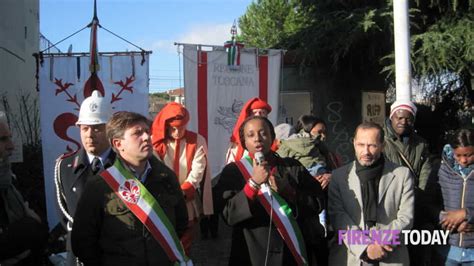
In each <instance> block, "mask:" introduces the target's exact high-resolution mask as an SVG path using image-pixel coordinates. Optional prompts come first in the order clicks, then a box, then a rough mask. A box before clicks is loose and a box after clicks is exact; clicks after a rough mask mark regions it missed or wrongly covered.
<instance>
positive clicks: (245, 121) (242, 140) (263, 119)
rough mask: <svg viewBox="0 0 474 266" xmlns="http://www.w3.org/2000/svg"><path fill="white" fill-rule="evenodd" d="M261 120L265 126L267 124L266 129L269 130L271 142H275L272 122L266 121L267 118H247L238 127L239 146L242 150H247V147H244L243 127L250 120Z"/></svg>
mask: <svg viewBox="0 0 474 266" xmlns="http://www.w3.org/2000/svg"><path fill="white" fill-rule="evenodd" d="M255 119H257V120H262V121H263V122H264V123H265V124H267V126H268V129H270V136H271V138H272V143H273V141H274V140H275V128H273V124H272V122H270V120H268V118H266V117H263V116H251V117H247V118H246V119H245V120H244V122H242V124H241V125H240V128H239V140H240V145H242V147H243V148H244V149H247V147H245V135H244V128H245V125H246V124H247V123H248V122H249V121H251V120H255Z"/></svg>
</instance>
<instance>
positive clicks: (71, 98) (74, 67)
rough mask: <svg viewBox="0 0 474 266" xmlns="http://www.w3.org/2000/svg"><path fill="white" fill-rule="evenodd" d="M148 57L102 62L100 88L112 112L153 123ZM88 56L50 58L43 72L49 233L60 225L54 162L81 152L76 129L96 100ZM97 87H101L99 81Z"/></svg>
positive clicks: (104, 59)
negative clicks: (87, 102) (89, 101)
mask: <svg viewBox="0 0 474 266" xmlns="http://www.w3.org/2000/svg"><path fill="white" fill-rule="evenodd" d="M148 57H149V56H148V54H141V53H135V52H126V53H116V54H102V55H100V56H99V64H100V67H101V68H100V71H98V72H97V76H98V79H99V82H100V84H98V83H95V84H97V85H96V87H98V88H99V91H101V92H103V93H104V97H105V98H106V99H108V100H110V103H111V105H112V109H113V112H117V111H124V110H126V111H134V112H137V113H141V114H143V115H145V116H147V117H148V85H149V84H148V80H149V79H148V76H149V66H148V64H149V60H148ZM89 63H90V57H89V55H88V54H78V55H72V56H68V55H54V56H53V55H48V54H45V55H44V58H43V61H42V63H41V65H40V66H39V89H40V112H41V138H42V146H43V169H44V177H45V178H44V185H45V195H46V207H47V212H48V224H49V226H50V228H51V229H52V227H54V226H55V225H56V224H57V222H58V214H57V213H56V208H55V204H56V203H55V201H56V198H55V197H56V196H55V195H56V193H55V188H54V166H55V160H56V158H58V157H59V156H60V155H61V154H63V153H65V152H73V151H76V150H78V149H80V147H81V139H80V136H79V128H78V127H76V126H75V123H76V121H77V118H78V116H79V108H80V105H81V103H82V101H83V100H84V99H85V98H87V97H88V96H90V95H91V93H92V91H91V86H90V82H91V73H90V72H89ZM94 82H96V81H94Z"/></svg>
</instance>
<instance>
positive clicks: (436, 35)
mask: <svg viewBox="0 0 474 266" xmlns="http://www.w3.org/2000/svg"><path fill="white" fill-rule="evenodd" d="M392 1H394V0H294V1H292V2H291V3H289V2H288V1H277V0H273V1H270V0H267V1H265V0H262V1H258V2H257V3H253V4H252V5H251V6H250V7H249V9H248V10H247V13H246V14H245V15H244V16H243V17H242V19H241V21H242V22H243V21H245V23H244V24H241V25H240V26H241V29H242V38H243V39H244V41H247V40H253V38H255V37H256V36H258V38H259V41H258V42H251V43H252V44H254V45H256V46H257V47H261V48H272V47H279V48H284V49H287V50H293V51H295V52H296V54H297V56H298V57H300V58H302V60H300V62H301V64H303V65H311V66H314V67H316V68H318V69H329V70H330V71H331V72H332V74H333V75H332V76H334V77H338V76H339V75H340V74H344V73H356V74H360V75H361V76H362V75H366V76H367V75H375V76H378V77H380V76H383V77H385V79H386V85H387V86H386V87H390V85H392V87H393V86H394V85H393V84H394V80H395V79H394V68H395V66H394V54H393V53H394V52H393V50H394V47H393V43H394V37H393V6H392ZM276 2H279V3H280V4H281V3H286V5H284V6H285V7H286V9H284V10H285V12H280V13H278V12H274V11H273V9H271V7H270V6H269V5H270V4H271V3H276ZM290 4H291V7H292V8H291V9H288V7H287V6H288V5H290ZM473 7H474V1H472V0H413V1H411V3H410V27H411V28H410V32H411V46H412V48H411V49H412V50H411V51H412V52H411V62H412V70H413V71H412V73H413V77H414V78H415V79H416V80H417V83H418V84H419V85H420V87H421V89H422V90H423V92H424V93H425V96H426V97H427V98H429V99H430V101H431V103H432V104H433V105H436V104H437V103H439V102H440V101H441V100H442V99H443V97H449V96H447V95H452V96H453V97H455V98H453V99H455V102H457V104H458V105H457V107H459V108H463V106H465V105H466V104H465V101H466V98H468V99H470V100H473V98H472V95H471V94H472V93H471V91H472V90H471V78H472V75H473V73H474V65H473V58H474V12H473ZM301 10H304V12H299V11H301ZM296 11H298V12H296ZM292 13H297V14H298V20H297V21H299V22H302V23H300V24H298V23H295V25H296V27H293V30H292V31H288V30H287V28H285V27H279V28H278V34H275V35H271V33H272V32H274V29H272V28H271V27H260V28H259V30H258V31H254V30H253V29H255V28H256V27H258V24H259V21H261V20H262V21H263V20H264V19H266V20H265V23H263V24H265V25H271V23H272V22H271V21H272V20H275V19H279V20H280V21H283V22H285V21H287V18H288V17H289V14H292ZM277 15H278V16H277ZM262 16H264V17H263V18H262ZM243 18H245V19H243ZM248 18H253V19H252V20H250V19H248ZM268 20H270V21H268ZM369 78H370V77H369ZM452 91H456V92H458V93H450V92H452Z"/></svg>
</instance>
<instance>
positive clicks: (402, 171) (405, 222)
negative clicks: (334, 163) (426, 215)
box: [328, 161, 415, 266]
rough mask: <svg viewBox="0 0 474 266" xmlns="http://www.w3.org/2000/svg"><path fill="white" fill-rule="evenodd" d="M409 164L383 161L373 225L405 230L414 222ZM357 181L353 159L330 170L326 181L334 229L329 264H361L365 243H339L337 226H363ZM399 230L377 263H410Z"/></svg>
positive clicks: (353, 227)
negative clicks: (390, 248) (393, 244)
mask: <svg viewBox="0 0 474 266" xmlns="http://www.w3.org/2000/svg"><path fill="white" fill-rule="evenodd" d="M413 186H414V184H413V178H412V176H411V174H410V171H409V170H408V168H406V167H403V166H399V165H396V164H394V163H392V162H390V161H385V165H384V169H383V175H382V177H381V179H380V183H379V194H378V204H377V224H376V226H375V228H372V229H380V230H384V229H388V230H407V229H411V227H412V225H413V214H414V199H415V197H414V188H413ZM361 194H362V193H361V187H360V181H359V178H358V177H357V175H356V173H355V162H352V163H349V164H347V165H345V166H343V167H341V168H338V169H336V170H335V171H334V172H333V175H332V180H331V182H330V184H329V200H328V213H329V217H330V221H331V222H332V225H333V227H334V230H336V234H335V238H336V239H335V241H332V243H331V247H330V251H329V265H338V266H342V265H350V266H352V265H361V262H362V261H361V259H360V257H361V255H362V254H363V253H364V251H365V250H366V248H367V246H368V245H364V244H360V245H349V243H348V242H347V241H344V243H343V244H341V245H339V244H338V241H337V237H338V230H365V229H369V228H365V222H364V215H363V214H362V197H361ZM401 237H402V235H401V234H400V242H401V243H402V244H401V245H399V246H396V247H394V250H393V251H392V252H391V253H389V255H388V256H387V257H386V258H385V259H383V260H381V261H380V265H387V264H390V265H409V258H408V250H407V248H406V247H405V246H404V245H403V240H401Z"/></svg>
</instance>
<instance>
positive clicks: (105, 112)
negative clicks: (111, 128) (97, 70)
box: [76, 90, 112, 125]
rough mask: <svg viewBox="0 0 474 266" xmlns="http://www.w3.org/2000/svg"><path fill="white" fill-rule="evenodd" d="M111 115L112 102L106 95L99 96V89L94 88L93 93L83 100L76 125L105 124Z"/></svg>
mask: <svg viewBox="0 0 474 266" xmlns="http://www.w3.org/2000/svg"><path fill="white" fill-rule="evenodd" d="M111 115H112V108H111V106H110V103H109V102H108V101H107V100H106V99H105V98H104V97H100V96H99V91H97V90H94V91H92V95H91V96H90V97H87V98H86V99H84V101H83V102H82V104H81V109H80V111H79V119H78V120H77V122H76V125H98V124H105V123H107V122H108V121H109V119H110V116H111Z"/></svg>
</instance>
